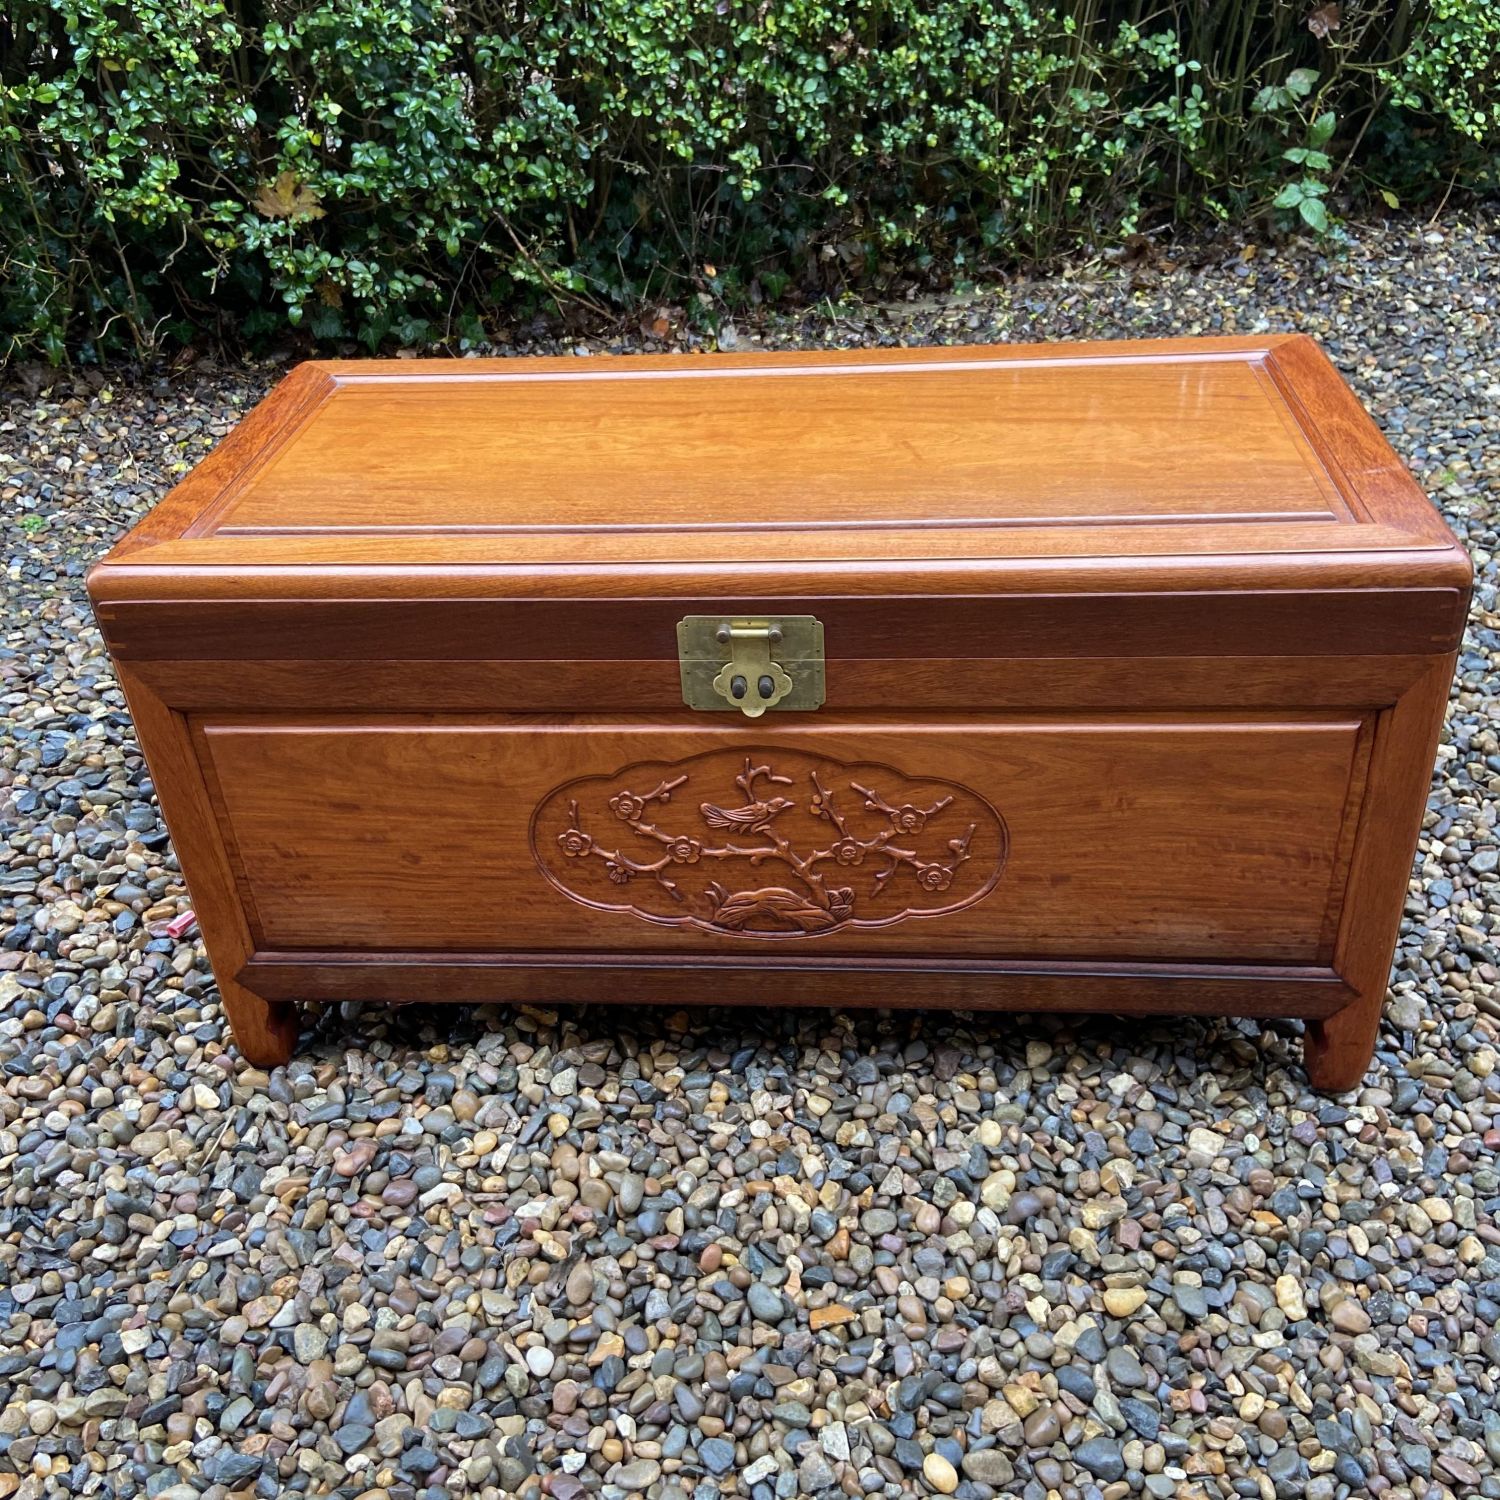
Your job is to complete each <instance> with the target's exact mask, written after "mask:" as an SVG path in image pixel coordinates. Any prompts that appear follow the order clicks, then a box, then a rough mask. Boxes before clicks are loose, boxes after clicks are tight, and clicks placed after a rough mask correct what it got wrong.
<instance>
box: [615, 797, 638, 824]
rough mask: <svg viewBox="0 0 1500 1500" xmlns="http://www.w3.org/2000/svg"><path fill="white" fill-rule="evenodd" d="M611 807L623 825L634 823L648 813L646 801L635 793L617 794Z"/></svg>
mask: <svg viewBox="0 0 1500 1500" xmlns="http://www.w3.org/2000/svg"><path fill="white" fill-rule="evenodd" d="M609 805H610V807H611V808H612V809H613V810H614V815H615V816H616V817H617V818H618V819H619V820H620V821H621V822H622V823H633V822H634V821H635V820H636V819H637V818H639V817H640V816H641V815H642V814H643V813H644V812H645V811H646V799H645V798H644V797H638V796H636V794H635V793H634V792H616V793H615V795H614V796H613V797H611V798H610V799H609Z"/></svg>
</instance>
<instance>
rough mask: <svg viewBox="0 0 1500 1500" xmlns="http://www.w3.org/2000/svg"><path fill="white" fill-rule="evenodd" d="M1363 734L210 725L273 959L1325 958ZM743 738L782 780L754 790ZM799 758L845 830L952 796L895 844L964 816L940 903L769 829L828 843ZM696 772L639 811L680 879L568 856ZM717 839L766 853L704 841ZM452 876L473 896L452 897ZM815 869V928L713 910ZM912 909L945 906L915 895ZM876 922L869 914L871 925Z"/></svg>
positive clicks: (914, 725) (1203, 723)
mask: <svg viewBox="0 0 1500 1500" xmlns="http://www.w3.org/2000/svg"><path fill="white" fill-rule="evenodd" d="M684 719H687V720H688V721H689V722H687V723H684V722H683V720H684ZM1362 729H1363V725H1362V724H1361V722H1360V721H1359V720H1357V719H1354V718H1334V719H1325V718H1323V717H1321V716H1313V715H1309V716H1307V717H1306V718H1303V719H1290V718H1287V717H1268V718H1264V719H1259V720H1256V719H1243V720H1240V721H1237V722H1236V721H1228V722H1226V721H1223V720H1219V719H1215V718H1213V717H1209V716H1197V717H1194V718H1190V719H1187V720H1182V719H1166V718H1161V719H1147V720H1141V719H1137V718H1134V717H1126V718H1112V719H1109V720H1099V719H1096V718H1087V717H1080V718H1073V719H1067V720H1061V721H1050V722H1049V721H1036V720H1028V719H1026V718H1024V717H1017V718H1013V719H1010V720H1008V721H1002V722H998V723H997V722H995V721H993V720H988V721H987V720H975V719H972V718H966V719H963V720H959V721H957V722H953V721H949V722H943V721H941V720H938V719H935V718H934V719H926V720H922V721H914V722H900V721H897V722H894V723H892V722H885V723H882V722H880V721H878V720H876V721H870V720H861V719H856V720H853V721H849V720H840V719H834V718H831V717H828V718H825V717H824V716H822V715H807V716H799V717H798V720H797V721H796V722H795V723H794V722H793V721H792V720H791V717H790V716H787V717H786V718H784V719H781V720H778V721H777V722H776V724H775V725H774V726H772V725H764V726H760V727H759V732H757V730H749V731H747V729H746V728H745V726H744V725H743V724H741V723H739V722H737V721H732V720H729V718H728V716H727V715H725V716H713V719H712V720H710V718H709V716H707V715H701V716H697V717H696V718H694V716H691V715H678V716H675V717H674V718H672V719H669V720H667V721H665V722H661V723H657V724H649V723H643V722H639V721H638V722H632V723H631V724H629V725H626V726H622V725H620V724H619V723H618V722H611V721H607V720H606V721H592V722H591V721H589V720H585V719H581V718H574V719H573V720H571V721H570V722H567V723H563V724H557V723H555V722H553V723H548V722H546V721H544V720H536V719H529V718H522V719H519V720H516V721H513V722H508V723H498V722H488V723H486V722H474V721H472V720H470V721H459V722H446V723H440V724H431V723H421V722H415V723H406V722H402V721H400V720H399V719H398V720H395V721H393V720H392V719H391V718H390V717H382V718H381V719H378V720H371V719H369V718H366V717H360V718H356V719H348V720H344V721H337V722H328V721H323V722H320V723H306V724H290V725H289V724H286V723H285V722H282V723H278V724H276V725H274V726H267V725H264V724H260V723H255V722H244V721H241V722H238V723H235V722H229V723H226V722H224V721H222V720H212V719H210V720H206V721H204V722H203V723H202V724H201V726H200V727H199V729H198V733H199V735H200V736H201V741H202V748H201V750H200V761H201V763H202V764H203V766H204V767H205V770H206V771H207V772H208V773H209V775H210V777H211V781H212V783H213V786H214V788H215V790H216V792H217V796H218V822H219V824H220V826H221V827H222V828H223V829H224V831H225V835H226V842H227V844H228V846H229V849H230V856H231V863H232V864H233V865H234V867H235V869H236V873H237V875H238V877H239V879H240V880H241V882H242V889H243V894H244V898H245V901H244V904H245V907H246V910H247V911H248V912H249V913H250V920H251V926H252V933H253V936H254V938H255V946H256V947H257V948H267V949H276V950H282V951H286V950H290V949H296V948H315V949H323V950H332V949H355V950H357V949H360V948H383V949H410V950H420V949H425V948H440V949H457V950H465V951H474V950H485V949H488V950H491V951H502V952H503V951H506V950H509V949H514V948H517V947H526V948H536V947H538V946H539V942H538V933H539V931H540V932H541V933H544V934H545V935H546V943H545V946H546V947H547V948H550V949H552V950H554V951H555V952H558V953H561V954H565V953H567V952H569V951H573V952H601V951H617V952H621V953H626V952H632V953H633V952H641V951H646V950H653V951H657V952H672V953H679V954H682V955H684V956H690V955H693V954H701V953H710V952H722V951H723V950H724V947H725V944H726V941H731V940H735V941H737V942H738V943H739V944H740V945H743V944H745V943H747V942H748V943H750V944H751V945H752V946H763V945H764V941H765V939H767V938H771V939H775V940H777V942H778V945H781V944H783V943H784V942H793V943H797V942H802V941H803V940H804V939H805V940H806V941H807V943H816V946H817V948H818V950H819V952H827V953H838V954H858V953H870V954H876V953H914V954H920V955H927V956H934V955H941V954H958V953H965V954H974V955H979V954H986V955H990V956H994V957H1016V956H1044V957H1053V958H1059V959H1071V958H1078V957H1093V958H1100V959H1116V958H1125V957H1137V958H1142V959H1186V958H1198V959H1203V960H1206V961H1225V962H1229V961H1245V962H1254V961H1259V962H1266V963H1271V962H1277V961H1280V962H1285V963H1293V964H1310V963H1319V962H1321V963H1324V964H1326V963H1329V962H1331V960H1332V957H1333V953H1332V946H1331V939H1330V938H1329V937H1328V936H1326V933H1327V931H1328V929H1329V926H1330V922H1329V914H1330V906H1332V909H1333V911H1334V913H1335V914H1336V911H1337V903H1338V902H1339V901H1341V899H1342V891H1343V880H1344V875H1345V873H1346V869H1347V861H1348V855H1349V848H1350V845H1351V837H1350V836H1351V835H1352V832H1353V823H1352V816H1351V808H1350V806H1349V804H1350V802H1351V795H1350V793H1351V786H1352V787H1353V790H1354V794H1355V795H1354V797H1353V799H1352V800H1353V801H1354V803H1355V804H1356V806H1357V801H1358V792H1359V790H1360V786H1361V784H1362V780H1363V775H1364V764H1365V754H1364V751H1363V748H1362V744H1361V736H1362ZM747 757H749V758H750V759H751V760H753V762H754V763H755V764H756V765H758V766H761V765H763V766H768V767H770V768H771V771H772V773H773V774H775V775H777V776H781V777H785V778H787V779H786V780H785V781H778V782H776V783H774V784H769V783H767V782H766V781H765V780H764V779H762V781H761V783H760V786H759V791H758V795H757V796H756V797H750V796H749V795H748V794H742V793H741V792H740V790H739V788H738V787H737V784H736V778H737V777H738V776H739V775H740V774H741V772H742V770H743V768H744V762H745V760H746V758H747ZM872 763H873V764H872ZM812 776H818V777H819V778H820V781H821V784H822V787H823V788H825V789H826V791H827V794H828V798H829V799H833V801H834V805H835V806H836V808H838V809H839V810H840V816H841V818H842V819H843V820H844V821H845V822H846V823H847V825H848V836H850V837H853V838H854V839H856V840H857V839H858V838H861V837H863V838H873V837H875V836H877V835H879V834H880V833H881V832H882V831H883V830H884V828H885V823H884V820H883V819H882V817H881V815H880V814H878V813H876V812H872V811H871V810H869V809H867V808H866V807H865V806H864V805H863V801H864V799H863V798H862V797H860V796H859V795H858V794H857V793H855V792H852V791H851V790H850V788H851V785H854V784H857V785H858V786H862V787H866V788H868V789H870V790H872V791H875V792H882V794H883V795H884V796H885V797H886V800H887V801H888V802H891V803H893V804H895V805H899V806H911V807H915V808H918V809H920V808H924V807H928V806H931V805H932V804H934V803H937V802H941V801H945V800H947V801H948V803H949V805H948V806H945V807H944V808H943V809H942V812H941V815H940V816H934V817H932V819H931V825H930V827H928V826H924V827H922V828H921V829H920V831H914V832H912V833H910V834H907V833H906V832H905V831H903V832H902V833H901V835H900V837H899V838H894V837H893V838H891V839H889V840H887V845H889V846H893V847H899V848H902V849H907V850H910V851H911V852H913V853H915V854H916V855H917V856H918V857H919V858H920V859H921V860H924V861H928V862H929V865H928V873H929V875H933V876H935V875H936V873H937V872H938V871H941V870H945V869H948V867H949V866H951V865H953V860H952V856H951V853H950V851H949V841H950V840H953V839H955V838H960V837H964V836H965V835H966V833H967V834H969V835H971V836H970V837H969V838H968V842H967V844H966V847H965V850H964V854H965V855H966V856H967V858H966V861H965V862H964V863H963V864H962V865H961V867H958V868H953V869H949V875H950V879H949V881H948V883H946V884H943V885H941V886H940V887H938V888H936V890H935V894H936V895H938V896H941V899H940V900H935V899H932V898H931V897H930V896H929V897H928V898H927V899H925V900H924V893H923V890H922V887H921V885H920V883H919V878H918V875H917V874H916V873H915V872H914V871H913V870H911V869H898V870H896V871H895V872H894V874H892V872H891V870H890V865H889V862H888V861H886V860H884V859H882V858H880V857H879V856H878V854H877V853H876V852H874V851H871V852H869V854H868V856H867V857H859V860H858V863H857V864H841V863H840V862H839V860H838V859H837V858H828V859H824V860H822V861H821V862H820V863H819V865H818V866H817V868H815V869H813V870H811V871H808V872H802V871H799V870H798V869H797V868H796V867H795V865H792V864H790V863H789V861H788V860H787V859H786V858H785V856H784V854H782V853H779V852H778V851H777V850H776V848H775V845H776V842H777V840H781V839H784V840H785V841H786V843H787V845H788V848H789V849H790V851H792V852H793V853H800V854H803V855H805V854H807V853H809V852H811V851H814V850H819V849H827V848H829V847H830V846H832V845H835V844H837V843H838V842H840V839H839V836H838V832H837V829H836V828H835V827H834V826H833V824H832V823H831V822H830V820H829V819H828V818H826V817H823V818H819V817H817V816H816V815H815V811H814V809H813V808H812V806H811V804H812V803H813V800H814V797H815V796H816V795H817V791H818V788H817V786H815V785H814V783H813V782H812V780H811V777H812ZM682 777H686V778H687V779H686V781H685V783H684V784H683V785H682V786H680V787H679V788H678V789H677V790H676V793H675V795H674V797H673V799H672V800H671V802H670V803H669V804H668V805H666V806H659V807H654V808H653V810H652V811H651V816H650V819H649V821H651V822H652V823H653V824H654V826H655V828H656V829H657V830H658V831H660V832H661V833H663V834H670V835H672V836H673V837H680V838H682V839H684V840H687V841H689V842H690V843H691V844H692V845H694V846H695V847H694V848H693V849H692V851H691V853H692V857H691V860H690V861H685V862H683V863H682V864H680V865H677V866H675V867H672V868H671V869H670V870H669V871H668V872H667V873H669V874H670V875H671V876H672V878H673V880H674V882H675V884H676V885H677V887H678V889H677V891H676V892H675V894H668V893H666V892H664V891H663V890H662V889H661V888H660V885H659V883H658V882H657V881H655V880H653V879H649V878H647V879H640V878H635V879H631V880H629V881H628V882H627V883H626V884H623V885H617V884H616V883H614V881H612V879H611V878H610V872H609V870H608V869H607V868H606V865H607V864H608V863H609V862H608V861H605V860H603V859H600V858H582V859H580V858H570V857H569V855H568V853H567V852H566V851H565V850H564V849H563V848H560V847H559V845H560V841H561V840H562V838H563V835H564V834H565V833H566V832H567V831H568V830H569V829H570V828H574V827H576V828H577V829H578V830H579V831H580V832H581V833H582V834H583V836H584V838H585V839H586V840H587V841H588V842H589V843H592V844H593V845H595V846H596V848H597V849H598V850H601V851H602V850H608V851H612V852H614V853H617V854H623V855H625V857H626V858H627V859H631V858H633V859H634V860H635V861H636V862H640V861H642V860H647V859H655V858H658V857H660V855H661V854H662V852H663V849H662V845H661V844H660V842H658V841H655V840H654V839H653V838H652V837H650V836H647V837H642V836H641V834H640V833H639V831H638V830H637V829H636V828H635V827H634V826H633V825H632V824H631V823H629V822H626V821H622V820H621V818H620V817H619V816H618V815H617V812H618V805H617V801H618V799H619V797H620V796H621V794H635V795H636V796H640V795H644V794H646V793H649V792H650V791H651V790H652V789H653V788H654V787H656V786H658V785H660V784H663V783H666V782H670V781H672V780H674V779H676V778H682ZM581 782H592V785H584V784H580V783H581ZM768 785H771V787H772V789H771V790H767V786H768ZM773 796H774V797H777V798H778V799H779V800H780V801H782V802H787V803H790V804H792V805H791V806H789V807H786V808H785V809H784V810H782V811H781V813H780V815H779V816H776V817H773V818H772V819H771V820H770V821H768V822H767V823H766V825H765V826H764V827H763V828H760V827H756V828H746V829H743V830H741V829H737V828H733V827H731V828H729V829H728V830H726V829H725V828H724V827H723V826H722V823H717V824H716V823H714V822H711V821H710V820H708V819H706V818H705V817H704V816H703V814H702V812H701V811H700V806H701V804H703V803H704V802H707V803H709V804H710V805H711V806H718V807H724V808H727V809H730V810H731V811H733V809H734V807H735V806H736V805H750V806H754V805H756V804H758V803H763V802H764V800H765V799H766V798H768V797H773ZM570 802H571V803H575V804H576V818H577V821H576V823H570V822H569V803H570ZM612 804H616V805H612ZM923 821H924V823H925V821H926V820H923ZM726 846H729V847H733V848H737V849H740V850H760V851H761V854H760V857H759V858H757V859H755V860H753V861H752V860H749V859H747V858H742V857H739V858H734V859H726V858H723V857H721V856H720V857H716V856H715V855H714V854H713V853H712V851H714V850H715V849H720V850H722V849H723V848H724V847H726ZM850 853H851V855H853V854H855V853H856V851H850ZM455 870H461V871H462V872H463V889H464V896H463V899H462V900H454V899H453V897H452V892H453V888H454V872H455ZM806 874H811V875H812V876H814V877H816V878H817V880H818V881H819V882H820V883H821V884H824V885H827V886H837V887H840V888H847V889H848V890H849V892H850V896H849V898H848V900H849V903H850V905H851V906H852V912H851V920H850V921H848V922H847V923H833V922H827V923H820V924H817V925H814V926H812V927H811V928H810V929H800V928H799V927H798V926H797V923H796V921H795V920H793V919H792V918H788V919H787V920H785V921H782V922H771V923H769V924H767V927H766V930H765V931H762V932H758V931H757V930H756V928H755V927H751V928H750V929H748V930H747V929H746V928H745V927H743V926H741V927H740V928H738V929H733V928H731V927H729V926H727V925H725V924H722V923H716V922H714V921H713V920H711V919H710V918H709V916H708V915H707V906H706V905H705V901H704V897H703V893H704V891H705V889H707V888H709V887H712V886H720V887H724V888H726V889H727V890H728V891H729V892H730V893H734V894H740V893H744V892H748V891H753V890H755V889H758V888H766V889H782V890H788V889H789V891H790V892H791V893H792V894H795V895H797V896H799V897H801V898H803V909H804V910H806V909H807V906H808V901H809V899H810V894H811V893H810V890H809V885H808V882H807V880H806V878H805V875H806ZM887 877H890V878H887ZM895 877H899V878H895ZM924 908H925V909H927V910H929V911H932V912H935V913H940V915H934V916H923V915H914V914H913V913H920V912H921V911H922V910H923V909H924ZM867 913H868V916H869V917H870V918H871V919H872V920H873V921H874V922H875V923H876V924H877V925H866V922H865V918H866V914H867ZM816 915H817V913H816V906H815V904H814V906H813V920H815V919H816ZM903 916H905V917H906V920H900V918H901V917H903ZM803 920H808V919H803ZM757 938H760V939H761V941H760V942H759V943H757ZM804 945H806V944H804Z"/></svg>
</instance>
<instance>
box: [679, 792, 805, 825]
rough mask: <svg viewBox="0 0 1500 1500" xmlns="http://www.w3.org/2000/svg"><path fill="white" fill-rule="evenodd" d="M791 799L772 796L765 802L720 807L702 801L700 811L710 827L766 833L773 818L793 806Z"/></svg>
mask: <svg viewBox="0 0 1500 1500" xmlns="http://www.w3.org/2000/svg"><path fill="white" fill-rule="evenodd" d="M791 806H792V803H791V801H790V799H788V798H786V797H772V798H770V799H769V800H768V801H765V802H747V803H746V804H745V806H744V807H718V806H716V805H715V804H714V803H712V802H700V803H699V804H698V811H699V812H701V813H702V814H703V821H704V822H705V823H707V824H708V826H709V827H710V828H729V829H733V830H734V831H735V832H736V833H764V832H765V830H766V829H767V828H769V827H770V826H771V820H772V819H773V818H775V817H777V816H778V815H779V814H781V813H784V812H785V811H786V810H787V808H789V807H791Z"/></svg>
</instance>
